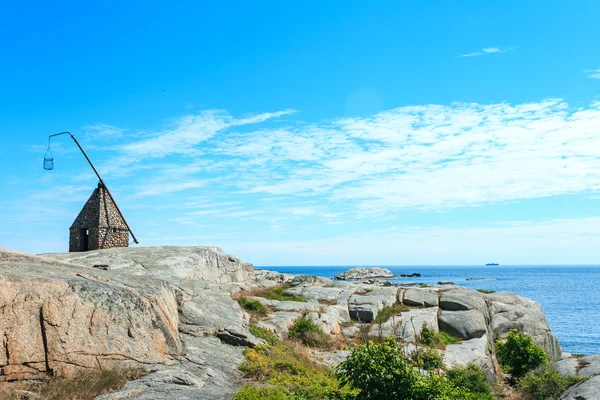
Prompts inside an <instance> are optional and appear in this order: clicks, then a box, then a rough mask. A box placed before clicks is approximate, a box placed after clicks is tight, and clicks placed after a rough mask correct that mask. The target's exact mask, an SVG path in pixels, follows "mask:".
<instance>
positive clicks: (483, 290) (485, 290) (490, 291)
mask: <svg viewBox="0 0 600 400" xmlns="http://www.w3.org/2000/svg"><path fill="white" fill-rule="evenodd" d="M477 291H478V292H479V293H485V294H492V293H496V291H495V290H489V289H477Z"/></svg>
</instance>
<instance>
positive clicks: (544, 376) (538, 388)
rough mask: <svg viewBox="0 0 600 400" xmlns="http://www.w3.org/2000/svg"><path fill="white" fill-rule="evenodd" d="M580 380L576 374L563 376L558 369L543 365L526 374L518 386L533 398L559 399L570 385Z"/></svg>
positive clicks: (540, 399)
mask: <svg viewBox="0 0 600 400" xmlns="http://www.w3.org/2000/svg"><path fill="white" fill-rule="evenodd" d="M578 381H579V378H578V377H576V376H562V375H561V374H559V373H558V371H556V370H554V369H552V368H549V367H548V366H547V365H543V366H541V367H539V368H538V369H536V370H534V371H529V372H528V373H527V374H525V376H523V377H522V378H521V379H520V380H519V383H518V385H517V386H518V388H519V389H520V390H521V391H523V392H525V393H526V394H527V395H528V396H529V397H530V398H531V399H532V400H558V399H559V398H560V396H561V395H562V394H563V393H564V391H565V390H567V388H568V387H569V386H571V385H574V384H575V383H577V382H578Z"/></svg>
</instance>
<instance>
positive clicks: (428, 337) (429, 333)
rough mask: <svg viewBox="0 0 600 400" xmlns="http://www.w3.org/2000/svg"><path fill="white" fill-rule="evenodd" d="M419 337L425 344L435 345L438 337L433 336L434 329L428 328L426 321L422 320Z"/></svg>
mask: <svg viewBox="0 0 600 400" xmlns="http://www.w3.org/2000/svg"><path fill="white" fill-rule="evenodd" d="M419 339H420V341H421V343H422V344H424V345H425V346H435V345H436V344H437V343H438V339H437V338H436V336H435V331H434V330H433V329H432V328H430V327H429V325H427V323H426V322H423V326H422V327H421V336H420V338H419Z"/></svg>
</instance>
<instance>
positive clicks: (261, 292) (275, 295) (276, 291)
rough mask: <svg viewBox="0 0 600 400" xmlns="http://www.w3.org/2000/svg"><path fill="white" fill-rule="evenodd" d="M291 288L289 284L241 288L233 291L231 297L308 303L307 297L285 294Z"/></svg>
mask: <svg viewBox="0 0 600 400" xmlns="http://www.w3.org/2000/svg"><path fill="white" fill-rule="evenodd" d="M286 289H289V286H276V287H273V288H269V289H253V290H241V291H239V292H236V293H233V294H232V295H231V297H232V298H233V299H234V300H239V299H241V298H242V297H251V296H255V297H263V298H265V299H269V300H279V301H299V302H302V303H306V302H307V301H306V299H303V298H302V297H300V296H293V295H289V294H285V293H284V291H285V290H286Z"/></svg>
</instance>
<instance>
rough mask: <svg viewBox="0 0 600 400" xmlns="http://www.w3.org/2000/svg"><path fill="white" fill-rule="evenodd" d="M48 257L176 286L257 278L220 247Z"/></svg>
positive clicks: (137, 249) (130, 249) (123, 249)
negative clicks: (184, 282) (150, 277)
mask: <svg viewBox="0 0 600 400" xmlns="http://www.w3.org/2000/svg"><path fill="white" fill-rule="evenodd" d="M45 256H46V257H50V258H55V259H58V260H61V261H66V262H70V263H74V264H80V265H87V266H90V267H91V266H94V265H108V266H110V268H111V270H121V271H122V272H127V273H129V274H135V275H148V276H152V277H154V278H159V279H163V280H166V281H168V282H171V283H175V284H176V283H178V282H180V281H181V280H182V279H192V280H203V281H211V282H219V283H226V282H245V281H249V280H253V279H255V274H254V267H253V266H252V264H245V263H242V262H240V260H239V259H237V258H236V257H234V256H231V255H228V254H225V253H224V252H223V251H222V250H221V249H220V248H218V247H207V246H153V247H119V248H112V249H104V250H94V251H86V252H82V253H57V254H47V255H45Z"/></svg>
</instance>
